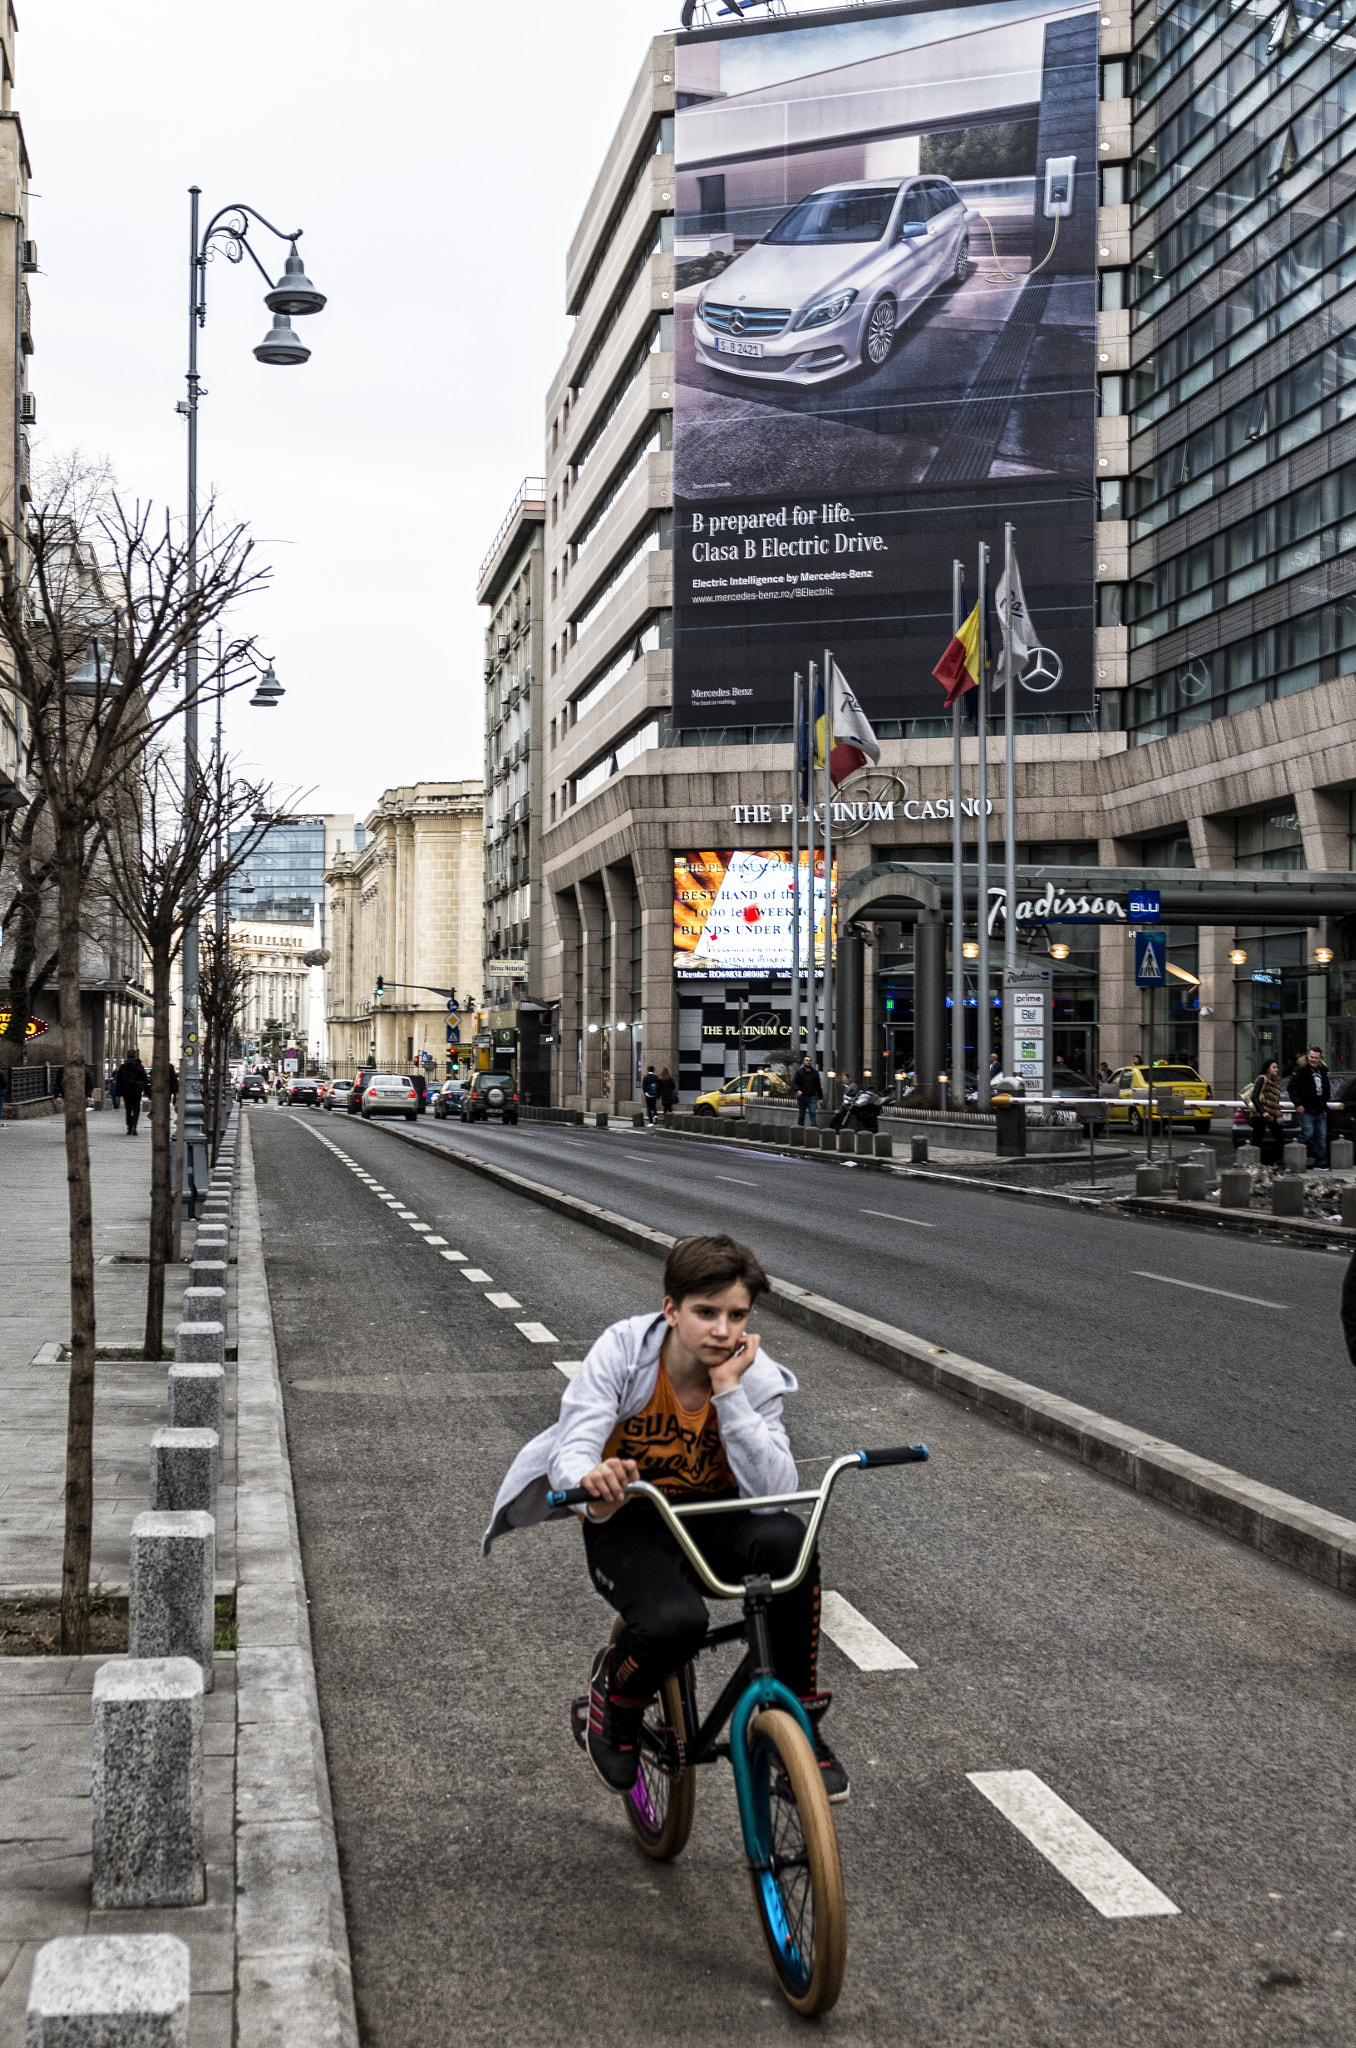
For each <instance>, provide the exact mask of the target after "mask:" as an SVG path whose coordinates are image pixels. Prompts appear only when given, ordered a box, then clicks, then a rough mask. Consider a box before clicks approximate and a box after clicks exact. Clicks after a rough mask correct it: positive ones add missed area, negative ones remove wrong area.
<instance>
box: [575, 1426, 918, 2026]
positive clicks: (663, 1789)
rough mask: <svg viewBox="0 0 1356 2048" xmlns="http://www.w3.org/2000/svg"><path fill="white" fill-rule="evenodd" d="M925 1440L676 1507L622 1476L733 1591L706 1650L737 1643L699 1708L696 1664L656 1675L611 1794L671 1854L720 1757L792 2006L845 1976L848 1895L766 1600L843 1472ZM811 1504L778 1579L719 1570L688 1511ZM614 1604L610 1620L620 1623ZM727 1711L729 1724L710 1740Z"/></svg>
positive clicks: (695, 1560)
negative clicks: (781, 1673) (807, 1476)
mask: <svg viewBox="0 0 1356 2048" xmlns="http://www.w3.org/2000/svg"><path fill="white" fill-rule="evenodd" d="M927 1456H928V1448H927V1445H926V1444H906V1445H904V1446H903V1447H902V1448H901V1449H898V1450H892V1451H849V1452H847V1453H845V1454H844V1456H842V1457H840V1458H835V1459H834V1461H833V1463H832V1464H831V1465H830V1467H829V1469H828V1471H827V1472H826V1473H825V1475H824V1479H823V1483H822V1484H821V1485H820V1486H819V1487H817V1488H815V1489H813V1490H809V1491H805V1492H797V1493H777V1494H763V1495H760V1496H758V1497H757V1498H756V1499H753V1500H730V1501H696V1502H693V1503H692V1504H690V1505H689V1506H686V1507H675V1506H674V1505H673V1503H672V1502H671V1501H669V1500H668V1499H666V1497H665V1496H664V1495H663V1494H662V1493H660V1492H659V1490H658V1488H657V1487H654V1486H651V1485H650V1484H649V1483H648V1482H647V1481H646V1480H643V1479H638V1480H633V1481H632V1483H631V1484H630V1485H629V1486H628V1487H627V1489H626V1491H627V1494H628V1496H631V1497H634V1498H643V1499H645V1500H649V1501H652V1502H653V1503H654V1506H655V1509H656V1511H657V1512H658V1513H659V1514H660V1515H661V1516H662V1517H663V1520H664V1523H665V1525H666V1527H667V1528H668V1529H669V1531H670V1533H671V1534H672V1535H673V1537H674V1539H675V1540H676V1542H677V1544H678V1547H679V1549H680V1550H681V1551H682V1553H683V1555H684V1557H685V1558H686V1559H687V1561H688V1563H689V1564H690V1565H691V1566H692V1569H693V1571H694V1572H695V1573H696V1574H697V1578H698V1580H699V1582H700V1584H701V1585H702V1587H703V1588H704V1590H705V1591H706V1592H707V1593H708V1594H709V1595H710V1596H711V1598H712V1599H715V1600H741V1601H742V1602H743V1604H744V1618H743V1620H742V1621H735V1622H729V1623H726V1624H724V1625H723V1626H721V1627H719V1628H713V1629H708V1631H707V1635H706V1641H705V1642H704V1643H703V1645H702V1649H703V1651H706V1650H715V1649H719V1647H720V1646H721V1644H722V1643H734V1642H743V1643H745V1644H746V1645H747V1647H746V1649H745V1653H744V1656H743V1658H742V1659H741V1660H740V1663H739V1666H738V1669H737V1670H736V1671H735V1672H734V1674H733V1676H732V1677H731V1678H730V1680H729V1682H728V1683H727V1684H726V1686H725V1687H724V1689H723V1691H722V1692H721V1694H720V1697H719V1699H717V1701H716V1703H715V1705H714V1706H713V1707H712V1708H711V1711H710V1713H709V1714H708V1715H707V1716H706V1719H705V1720H704V1721H703V1720H702V1719H701V1717H700V1715H699V1713H698V1709H697V1684H696V1673H695V1666H694V1665H692V1664H686V1665H684V1666H683V1667H682V1669H681V1670H679V1671H674V1672H671V1673H670V1674H669V1676H668V1677H667V1678H666V1679H665V1680H664V1682H663V1684H662V1685H661V1687H660V1689H659V1692H658V1693H657V1695H656V1697H655V1698H654V1700H653V1701H652V1702H651V1703H650V1705H649V1706H648V1707H647V1709H646V1711H645V1715H644V1719H643V1721H642V1723H641V1731H640V1768H639V1772H638V1774H637V1777H636V1782H635V1784H634V1786H633V1787H632V1789H631V1790H630V1791H629V1792H625V1793H623V1794H622V1795H621V1797H622V1798H623V1800H624V1801H625V1805H626V1818H627V1820H628V1821H629V1822H630V1825H631V1831H632V1833H633V1834H634V1835H635V1838H636V1840H637V1841H638V1842H639V1844H640V1846H641V1848H642V1849H643V1850H644V1851H645V1853H646V1855H647V1856H653V1857H655V1858H656V1859H657V1860H659V1861H662V1862H667V1861H670V1860H671V1859H672V1858H673V1857H675V1856H677V1855H680V1854H681V1852H682V1850H683V1849H684V1848H685V1846H686V1844H687V1839H688V1836H689V1835H690V1834H691V1832H692V1818H693V1812H694V1810H695V1806H696V1797H697V1784H696V1772H697V1769H698V1767H699V1766H700V1765H702V1764H710V1763H716V1762H717V1761H719V1760H720V1759H721V1758H722V1757H723V1758H728V1760H729V1763H730V1765H731V1768H732V1769H733V1771H734V1779H735V1796H736V1799H737V1801H738V1805H739V1822H740V1828H741V1830H742V1833H743V1837H744V1853H745V1855H746V1856H747V1857H748V1863H749V1876H750V1879H751V1881H752V1885H753V1896H754V1902H755V1904H756V1906H757V1909H758V1920H759V1925H760V1926H761V1928H762V1932H763V1940H764V1942H765V1943H766V1944H767V1952H768V1955H769V1956H770V1958H771V1961H772V1967H773V1969H774V1971H775V1972H776V1975H777V1982H778V1984H779V1985H780V1987H781V1990H782V1992H783V1995H784V1996H785V1997H786V1998H787V2000H788V2001H789V2002H790V2004H791V2005H792V2006H794V2008H795V2010H796V2011H797V2012H800V2013H805V2014H806V2015H811V2014H814V2013H820V2012H827V2011H828V2009H829V2007H830V2006H832V2005H833V2004H834V2003H835V2001H836V2000H837V1997H838V1994H839V1992H840V1991H841V1990H842V1988H843V1970H844V1966H845V1964H846V1962H847V1904H846V1901H845V1899H844V1896H843V1872H842V1867H841V1865H840V1863H839V1858H838V1837H837V1836H836V1834H835V1833H834V1826H833V1809H832V1807H831V1806H830V1805H829V1801H828V1795H827V1793H826V1792H825V1790H824V1784H823V1780H822V1778H821V1776H820V1771H819V1765H818V1763H817V1761H816V1759H815V1748H814V1733H813V1730H812V1729H811V1727H810V1722H809V1719H808V1717H807V1715H806V1712H805V1709H804V1707H803V1706H802V1705H801V1703H800V1701H799V1700H798V1699H797V1698H796V1696H795V1694H794V1693H792V1692H790V1691H789V1690H788V1689H787V1687H786V1686H784V1685H783V1684H782V1683H781V1681H780V1680H779V1679H778V1678H777V1677H776V1676H775V1674H774V1672H773V1669H772V1653H771V1647H770V1643H769V1637H768V1605H769V1603H770V1602H771V1601H772V1600H773V1599H775V1598H776V1596H777V1595H778V1594H779V1593H789V1592H790V1591H791V1589H792V1588H793V1587H794V1586H798V1585H799V1584H800V1582H801V1580H802V1579H803V1578H804V1577H805V1574H806V1572H807V1571H808V1570H809V1567H810V1559H811V1558H812V1557H813V1556H814V1550H815V1540H816V1538H817V1536H818V1534H819V1525H820V1523H821V1522H822V1521H823V1519H824V1514H825V1510H826V1509H827V1507H828V1504H829V1499H830V1496H831V1495H832V1493H833V1489H834V1487H835V1486H836V1485H837V1483H838V1480H839V1478H840V1477H841V1476H842V1474H843V1473H844V1472H847V1471H851V1470H866V1469H869V1468H871V1467H873V1466H880V1465H918V1464H922V1463H924V1462H925V1461H926V1459H927ZM590 1498H591V1496H590V1495H589V1494H587V1493H585V1491H584V1489H583V1487H582V1486H572V1487H568V1488H565V1489H563V1490H559V1491H555V1492H552V1493H549V1494H548V1495H547V1501H548V1503H549V1505H550V1506H551V1507H576V1506H582V1505H583V1504H584V1502H586V1501H588V1500H589V1499H590ZM810 1503H813V1508H812V1512H811V1514H810V1518H809V1521H808V1522H807V1523H806V1526H805V1539H804V1541H803V1542H802V1544H801V1547H800V1554H799V1556H798V1557H797V1559H796V1563H795V1568H794V1569H793V1570H792V1571H791V1572H790V1573H788V1575H787V1576H786V1577H785V1578H784V1579H773V1578H770V1577H768V1576H767V1575H766V1574H762V1575H757V1576H751V1577H749V1578H747V1579H745V1580H744V1582H743V1584H742V1585H739V1586H733V1585H728V1584H727V1583H726V1582H725V1581H724V1580H723V1579H718V1578H717V1577H716V1575H715V1573H714V1572H713V1571H712V1570H711V1567H710V1565H709V1564H708V1563H707V1561H706V1559H705V1558H704V1557H703V1556H702V1553H701V1551H700V1550H699V1549H698V1548H697V1546H696V1544H695V1543H694V1542H693V1540H692V1537H691V1536H690V1535H689V1533H688V1531H687V1530H686V1529H685V1528H684V1526H683V1524H684V1522H685V1521H688V1520H690V1519H691V1518H693V1517H695V1516H697V1515H719V1514H730V1513H731V1512H733V1511H736V1510H747V1509H749V1508H791V1507H798V1506H806V1505H808V1504H810ZM621 1625H622V1624H621V1619H620V1616H619V1617H618V1619H617V1622H616V1625H615V1627H614V1629H613V1636H614V1638H615V1636H616V1634H617V1631H618V1630H619V1629H620V1628H621ZM588 1705H589V1703H588V1698H587V1695H585V1696H584V1697H583V1698H580V1699H576V1700H575V1701H574V1702H573V1703H572V1705H571V1709H570V1722H571V1727H572V1729H573V1733H574V1738H575V1741H576V1742H577V1743H578V1744H579V1746H580V1748H581V1749H582V1748H584V1747H585V1731H586V1728H587V1725H588ZM727 1722H728V1724H729V1735H728V1738H727V1739H726V1740H724V1741H722V1740H721V1733H722V1730H723V1729H724V1728H725V1726H726V1723H727Z"/></svg>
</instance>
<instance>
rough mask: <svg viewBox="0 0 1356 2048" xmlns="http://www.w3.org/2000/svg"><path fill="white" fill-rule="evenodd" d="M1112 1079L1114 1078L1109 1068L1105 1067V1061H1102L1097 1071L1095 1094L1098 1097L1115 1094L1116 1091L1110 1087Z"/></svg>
mask: <svg viewBox="0 0 1356 2048" xmlns="http://www.w3.org/2000/svg"><path fill="white" fill-rule="evenodd" d="M1113 1078H1114V1076H1113V1075H1112V1072H1111V1069H1110V1067H1109V1066H1108V1065H1107V1063H1106V1061H1105V1060H1103V1061H1102V1064H1101V1065H1100V1066H1099V1067H1098V1069H1097V1093H1098V1094H1099V1095H1114V1094H1115V1092H1116V1091H1115V1089H1114V1088H1113V1087H1112V1085H1111V1083H1112V1080H1113Z"/></svg>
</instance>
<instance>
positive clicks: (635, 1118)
mask: <svg viewBox="0 0 1356 2048" xmlns="http://www.w3.org/2000/svg"><path fill="white" fill-rule="evenodd" d="M644 1128H645V1112H644V1110H643V1109H633V1110H632V1112H631V1129H632V1130H633V1131H643V1130H644Z"/></svg>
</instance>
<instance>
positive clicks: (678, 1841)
mask: <svg viewBox="0 0 1356 2048" xmlns="http://www.w3.org/2000/svg"><path fill="white" fill-rule="evenodd" d="M621 1629H622V1621H621V1617H620V1615H619V1616H618V1617H617V1620H616V1622H615V1623H614V1624H613V1629H612V1641H613V1642H615V1641H616V1640H617V1637H618V1635H619V1634H620V1633H621ZM659 1704H660V1707H661V1708H662V1710H663V1717H664V1722H665V1724H666V1725H667V1726H668V1727H669V1728H671V1729H672V1730H673V1731H674V1734H675V1735H676V1737H677V1739H678V1741H679V1742H683V1741H684V1740H685V1731H684V1727H683V1692H682V1687H681V1686H680V1684H679V1682H678V1674H677V1673H676V1672H670V1673H669V1676H668V1677H667V1678H666V1679H665V1680H664V1682H663V1684H662V1685H661V1686H660V1688H659ZM650 1711H651V1712H652V1711H653V1709H651V1710H650ZM667 1783H668V1792H667V1796H666V1800H665V1807H664V1819H663V1825H662V1826H661V1827H660V1828H658V1829H651V1828H649V1827H647V1826H646V1824H645V1820H644V1817H643V1815H642V1814H641V1812H640V1810H639V1808H638V1806H637V1804H636V1800H635V1797H634V1795H633V1794H632V1793H630V1792H623V1793H622V1794H621V1799H622V1803H623V1805H624V1806H625V1808H626V1818H627V1821H628V1823H629V1824H630V1828H631V1833H632V1834H633V1835H634V1836H635V1838H636V1841H637V1842H638V1843H639V1844H640V1847H641V1848H642V1849H643V1850H644V1851H645V1854H646V1855H647V1856H650V1857H652V1858H653V1859H654V1861H655V1862H656V1863H671V1862H672V1861H673V1859H674V1857H675V1856H681V1855H682V1853H683V1851H684V1849H685V1848H686V1847H687V1844H688V1837H689V1836H690V1835H691V1833H692V1821H693V1816H694V1815H695V1813H696V1810H697V1773H696V1771H695V1770H694V1769H693V1768H692V1766H691V1765H690V1764H689V1763H687V1762H686V1761H684V1764H683V1768H682V1770H681V1771H680V1772H679V1774H678V1776H677V1778H676V1779H675V1778H669V1779H668V1780H667Z"/></svg>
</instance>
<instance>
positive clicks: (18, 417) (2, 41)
mask: <svg viewBox="0 0 1356 2048" xmlns="http://www.w3.org/2000/svg"><path fill="white" fill-rule="evenodd" d="M16 28H17V22H16V20H15V15H14V9H13V7H12V6H10V5H9V4H8V0H4V4H3V6H0V305H3V306H4V307H5V308H6V309H7V310H6V315H5V318H4V319H3V320H0V390H3V391H4V393H5V399H4V400H3V401H2V402H0V405H2V408H3V412H4V414H5V415H7V416H8V418H7V426H6V430H5V431H4V432H3V433H0V521H3V524H4V526H5V529H6V531H7V532H9V533H11V534H12V533H14V532H15V530H16V527H17V526H18V525H19V514H20V512H21V510H22V508H23V506H24V505H26V504H27V503H28V500H29V496H30V491H29V483H28V429H29V427H30V426H31V425H32V424H33V422H34V420H35V419H36V416H37V406H36V400H35V399H34V396H33V394H32V392H30V390H29V388H28V359H29V357H30V356H31V355H32V353H33V315H32V306H31V303H30V299H29V290H28V283H27V279H28V278H29V276H30V275H31V274H32V273H33V272H34V271H36V269H37V267H38V250H37V244H36V243H35V242H32V241H30V240H29V237H28V181H29V175H30V171H29V162H28V151H27V148H26V147H25V144H24V131H23V124H22V122H21V121H20V118H19V114H18V111H17V109H16V108H15V106H14V104H13V93H14V39H15V31H16ZM10 309H12V311H11V310H10ZM23 749H24V739H23V718H22V713H21V711H20V708H19V706H18V704H17V703H16V702H15V699H14V697H13V695H12V694H11V693H10V692H9V691H7V690H6V689H4V687H3V686H2V685H0V847H3V844H4V834H5V831H6V829H7V827H8V824H9V820H10V818H11V817H12V815H13V811H12V809H11V805H12V804H13V803H15V802H17V801H18V800H19V798H20V796H21V793H22V787H23V783H24V773H23V766H22V763H23Z"/></svg>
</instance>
